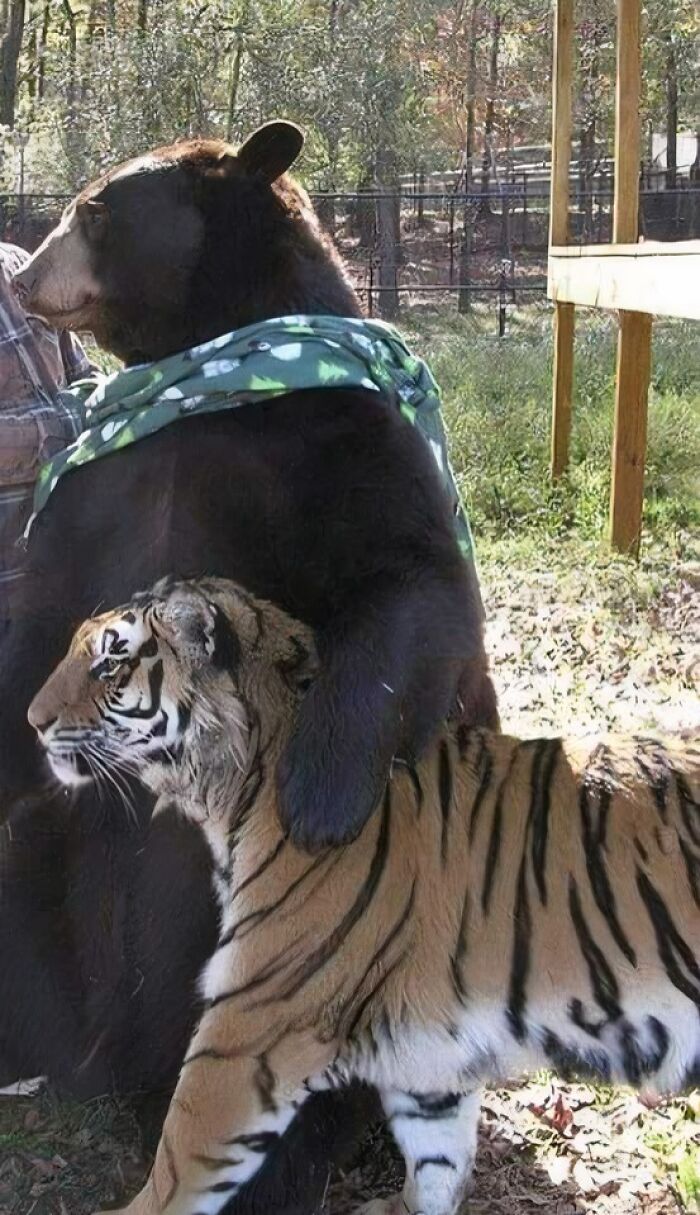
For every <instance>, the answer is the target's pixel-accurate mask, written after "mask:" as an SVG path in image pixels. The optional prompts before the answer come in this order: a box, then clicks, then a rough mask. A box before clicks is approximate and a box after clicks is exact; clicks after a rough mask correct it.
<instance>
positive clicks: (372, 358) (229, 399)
mask: <svg viewBox="0 0 700 1215" xmlns="http://www.w3.org/2000/svg"><path fill="white" fill-rule="evenodd" d="M310 388H328V389H332V388H364V389H367V390H368V391H370V392H380V393H382V394H383V395H384V396H385V397H386V398H387V400H388V401H389V402H391V403H393V404H395V405H396V406H397V407H398V408H399V409H400V410H401V413H402V414H403V416H404V417H405V418H406V419H407V420H408V421H409V422H411V423H412V424H413V425H415V426H417V427H418V429H419V430H420V431H421V432H422V434H423V435H424V436H425V438H426V440H427V441H428V443H429V444H430V448H431V450H432V452H433V455H434V457H435V460H436V461H437V464H438V467H439V469H440V472H441V474H442V477H443V479H444V481H445V485H446V488H447V490H448V493H449V495H450V499H451V501H452V503H453V506H454V516H455V528H456V532H457V539H458V541H459V546H460V548H461V550H462V553H463V554H464V556H465V557H467V558H469V559H471V557H472V554H473V544H472V537H471V531H470V528H469V523H468V521H467V517H466V515H465V513H464V510H463V508H462V505H461V502H460V499H459V494H458V491H457V487H456V485H455V481H454V477H453V474H452V470H451V468H450V464H449V460H448V456H447V441H446V438H445V431H444V428H443V424H442V417H441V414H440V390H439V388H438V386H437V384H436V382H435V380H434V379H433V376H432V375H431V373H430V371H429V369H428V367H427V366H426V364H425V363H424V362H423V360H422V359H419V358H417V357H416V356H415V355H414V354H411V351H410V350H409V349H408V347H407V346H406V344H405V342H404V341H403V339H402V338H401V337H400V335H399V333H398V332H397V331H396V330H395V329H394V328H393V327H392V326H391V325H386V324H384V323H383V322H381V321H365V320H356V319H354V318H349V317H338V316H286V317H280V318H277V319H275V320H271V321H262V322H261V323H260V324H257V325H248V326H246V328H244V329H236V330H234V332H233V333H226V334H224V335H223V336H222V337H218V338H214V340H213V341H210V342H204V343H203V344H202V345H201V346H194V347H193V348H192V349H191V350H184V351H182V352H181V353H179V354H173V355H170V356H169V358H166V359H161V360H160V362H158V363H145V364H143V365H142V366H139V367H129V368H127V369H126V370H125V371H118V372H116V373H115V374H114V375H111V376H108V377H106V378H102V379H100V380H82V381H81V382H80V383H78V384H76V385H74V387H73V388H72V390H71V391H70V393H62V394H61V395H62V397H65V398H67V399H69V400H70V402H71V404H72V406H73V408H77V409H82V411H83V415H84V426H85V428H84V430H83V432H82V434H80V435H79V436H78V438H77V439H76V440H75V442H74V443H71V445H70V446H69V447H67V448H66V449H65V450H64V451H62V452H60V453H59V454H58V455H57V456H55V457H54V459H53V460H50V461H49V463H48V464H45V465H44V466H43V468H42V469H41V472H40V473H39V477H38V480H37V484H36V491H35V495H34V514H33V516H32V519H31V520H30V521H29V525H28V528H27V530H29V528H30V527H31V525H32V522H33V520H34V519H35V518H36V516H37V514H38V513H39V511H40V510H41V509H42V508H43V507H44V506H45V505H46V502H47V500H48V498H49V495H50V494H51V491H52V490H53V489H54V488H55V486H56V484H57V483H58V481H59V479H60V478H61V477H63V476H65V475H66V474H67V473H69V472H71V471H72V470H73V469H74V468H79V467H80V466H81V464H87V463H88V462H89V461H90V460H98V459H100V457H101V456H106V455H110V454H111V453H112V452H115V451H120V450H121V449H122V448H124V447H128V446H129V445H130V444H131V443H136V442H138V440H139V439H143V438H144V437H145V436H146V435H151V434H153V433H154V432H155V431H157V430H161V429H162V428H163V427H164V426H169V425H170V424H171V422H176V421H177V420H178V418H181V417H190V416H191V415H192V414H198V413H200V414H201V413H217V412H219V411H220V410H224V409H238V408H240V407H241V406H242V405H247V404H249V403H250V402H251V401H265V400H269V399H270V398H271V397H277V396H283V395H284V394H285V393H289V392H297V391H299V390H300V389H310Z"/></svg>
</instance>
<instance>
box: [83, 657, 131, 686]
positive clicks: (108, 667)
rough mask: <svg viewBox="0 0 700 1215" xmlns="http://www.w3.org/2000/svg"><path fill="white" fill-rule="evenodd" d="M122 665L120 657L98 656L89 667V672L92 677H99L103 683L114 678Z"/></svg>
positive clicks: (122, 661)
mask: <svg viewBox="0 0 700 1215" xmlns="http://www.w3.org/2000/svg"><path fill="white" fill-rule="evenodd" d="M123 666H124V660H123V659H122V658H109V657H107V658H100V659H98V661H97V662H94V663H93V664H92V666H91V667H90V674H91V676H92V678H93V679H100V680H101V681H102V682H103V683H105V682H106V681H107V680H109V679H114V678H115V676H117V675H118V674H119V672H120V670H121V668H122V667H123Z"/></svg>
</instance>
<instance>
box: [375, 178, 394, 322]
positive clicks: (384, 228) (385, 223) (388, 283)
mask: <svg viewBox="0 0 700 1215" xmlns="http://www.w3.org/2000/svg"><path fill="white" fill-rule="evenodd" d="M398 249H399V232H398V225H397V223H396V199H395V197H394V192H393V190H392V188H391V186H385V185H382V184H379V185H378V186H377V256H378V260H379V265H378V271H379V274H378V278H379V282H378V287H379V300H378V304H379V315H380V316H383V317H385V318H386V319H387V320H393V319H394V318H395V317H397V316H398V314H399V292H398V264H397V263H398V258H397V254H398Z"/></svg>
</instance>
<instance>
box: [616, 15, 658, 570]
mask: <svg viewBox="0 0 700 1215" xmlns="http://www.w3.org/2000/svg"><path fill="white" fill-rule="evenodd" d="M640 7H641V5H640V0H617V84H616V90H615V197H614V203H613V243H614V244H631V243H636V241H637V237H638V225H639V155H640V136H641V128H640V117H639V105H640V91H641V88H640V86H641V41H640ZM650 367H651V320H650V317H649V316H646V315H643V314H641V313H638V312H621V313H620V328H619V333H618V344H617V376H616V385H615V432H614V436H613V456H612V487H611V501H610V538H611V541H612V545H613V547H614V548H616V549H619V550H621V551H622V552H632V553H636V552H637V550H638V548H639V540H640V535H641V528H642V501H643V495H644V459H645V455H646V432H647V398H648V392H649V372H650Z"/></svg>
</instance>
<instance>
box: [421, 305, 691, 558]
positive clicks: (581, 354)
mask: <svg viewBox="0 0 700 1215" xmlns="http://www.w3.org/2000/svg"><path fill="white" fill-rule="evenodd" d="M551 328H552V323H551V314H550V312H549V310H543V309H540V308H532V309H530V310H529V311H528V312H527V313H520V314H515V315H514V316H513V318H512V319H511V322H510V328H509V332H508V333H507V335H506V337H505V338H502V339H499V338H498V336H497V335H496V334H495V332H494V327H493V316H492V314H491V313H490V312H488V311H487V310H485V309H484V310H475V312H474V313H473V314H472V316H470V317H461V316H459V315H458V314H457V313H456V312H430V311H424V312H422V311H421V312H418V311H416V312H415V313H414V314H412V316H411V318H410V319H409V322H408V325H407V329H408V332H409V334H410V337H411V338H412V340H413V341H414V342H415V344H416V345H417V346H418V348H419V349H420V351H421V353H422V354H423V355H424V356H425V357H426V358H427V359H428V361H429V362H430V364H431V366H432V368H433V371H434V373H435V375H436V376H437V379H438V381H439V382H440V384H441V386H442V389H443V393H444V400H445V416H446V421H447V425H448V429H449V432H450V437H451V442H452V461H453V465H454V468H455V473H456V475H457V477H458V480H459V482H460V487H461V489H462V491H463V493H464V497H465V501H466V504H467V506H468V509H469V513H470V516H471V519H472V522H473V524H474V527H475V530H476V532H477V534H478V536H479V537H480V541H481V545H482V546H484V545H488V543H489V542H490V541H492V540H495V539H498V540H503V539H504V538H507V537H511V536H514V535H515V536H518V537H519V538H520V539H521V540H522V539H523V537H524V536H525V535H527V536H529V537H530V538H531V540H535V541H536V542H537V543H539V542H541V540H542V539H544V540H546V541H549V542H552V541H557V540H560V539H561V538H562V537H565V536H569V535H572V534H575V535H576V536H577V537H579V538H580V539H581V540H587V541H596V542H600V541H601V540H602V539H603V538H604V535H605V530H606V527H607V513H608V496H609V489H610V452H611V443H612V425H613V395H614V369H615V340H616V325H615V321H614V318H613V317H611V316H609V315H607V314H594V313H593V314H592V313H589V314H587V315H584V317H583V320H581V321H580V322H579V327H578V332H577V339H576V363H575V372H576V380H575V401H574V414H573V418H574V421H573V431H572V443H571V465H570V470H569V473H568V475H567V476H566V477H564V478H562V480H561V481H560V482H559V484H558V485H556V486H553V485H552V484H551V482H550V479H549V437H550V422H551V372H552V341H551ZM699 468H700V328H699V327H698V326H697V325H695V326H693V325H692V324H691V323H687V324H686V323H683V322H673V321H666V322H659V323H657V325H656V326H655V329H654V345H653V372H652V383H651V391H650V400H649V443H648V456H647V472H646V492H645V504H644V527H645V534H646V535H651V536H656V537H660V538H663V540H664V542H665V543H667V544H668V543H670V544H671V545H676V546H678V545H680V546H684V545H685V544H686V543H687V534H688V533H689V532H690V531H691V530H692V529H693V528H696V529H697V527H698V524H700V497H699V493H698V469H699Z"/></svg>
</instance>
